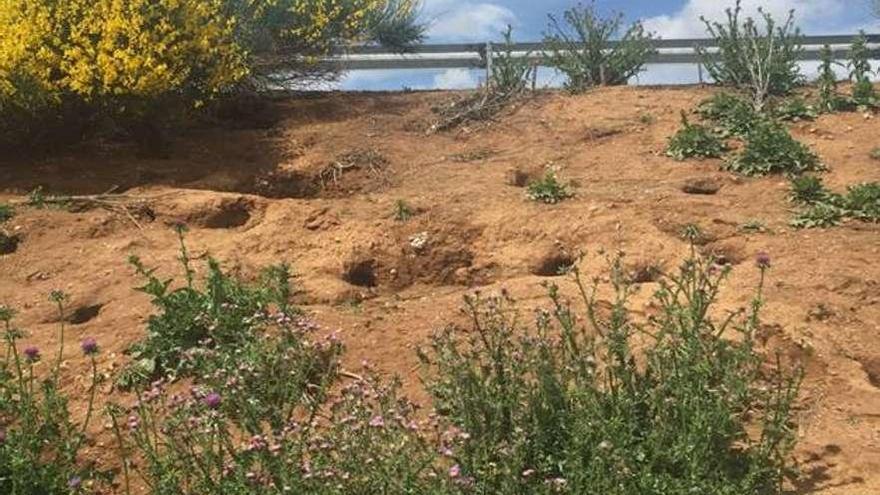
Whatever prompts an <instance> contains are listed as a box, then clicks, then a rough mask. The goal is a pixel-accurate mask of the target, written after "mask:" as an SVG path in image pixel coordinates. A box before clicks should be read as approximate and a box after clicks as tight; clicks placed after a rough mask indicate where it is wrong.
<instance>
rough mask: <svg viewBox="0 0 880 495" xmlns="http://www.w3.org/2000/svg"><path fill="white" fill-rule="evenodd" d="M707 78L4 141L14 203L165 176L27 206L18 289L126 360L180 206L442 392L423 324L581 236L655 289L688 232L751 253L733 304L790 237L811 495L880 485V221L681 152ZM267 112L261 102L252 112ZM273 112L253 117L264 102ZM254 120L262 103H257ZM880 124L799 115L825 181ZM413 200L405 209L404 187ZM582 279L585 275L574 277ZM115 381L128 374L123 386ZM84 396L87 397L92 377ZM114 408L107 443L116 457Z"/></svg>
mask: <svg viewBox="0 0 880 495" xmlns="http://www.w3.org/2000/svg"><path fill="white" fill-rule="evenodd" d="M711 91H712V90H710V89H706V88H610V89H602V90H597V91H594V92H591V93H589V94H586V95H583V96H577V97H572V96H567V95H564V94H560V93H553V92H548V93H540V94H538V95H537V96H535V97H534V98H533V99H531V100H529V101H527V102H525V103H522V104H520V105H518V106H517V108H515V109H513V110H512V111H510V112H508V113H507V114H505V115H503V116H501V117H499V119H498V120H497V121H496V122H493V123H491V124H490V125H485V126H480V127H471V128H462V129H459V130H456V131H454V132H449V133H441V134H434V135H426V133H425V132H424V130H425V129H426V127H427V122H429V120H430V118H431V107H432V106H435V105H437V104H440V103H441V102H443V101H445V100H446V99H448V98H449V96H450V95H449V94H448V93H406V94H395V93H389V94H323V95H317V96H311V97H303V98H298V99H283V100H278V101H275V102H273V103H272V104H271V105H270V106H269V107H267V108H264V109H262V110H261V111H262V112H265V114H261V115H259V116H257V117H258V118H257V117H254V118H252V119H250V120H249V118H239V119H236V121H235V125H231V124H230V123H229V122H225V123H221V124H217V125H212V126H205V127H200V128H193V129H189V130H187V131H185V132H182V133H180V134H179V135H177V136H176V137H175V140H174V143H173V148H172V152H171V157H170V158H169V159H166V160H144V159H137V158H135V157H134V156H135V154H134V152H133V151H132V150H131V149H128V148H127V147H125V146H122V145H110V144H107V143H94V144H90V145H88V146H84V147H82V148H81V149H77V150H75V151H71V152H67V153H65V154H63V155H52V156H47V157H41V158H32V159H28V160H22V159H11V158H6V159H3V161H2V163H0V201H16V200H22V199H24V198H25V196H26V194H27V192H28V191H31V190H32V189H33V188H35V187H36V186H43V188H44V190H45V191H46V192H47V193H50V194H97V193H102V192H104V191H107V190H111V189H113V191H114V192H117V193H123V192H124V193H125V194H126V195H128V196H134V197H146V198H149V201H148V202H147V206H143V207H138V208H135V209H131V210H130V211H128V213H127V214H124V213H123V212H121V211H119V210H108V209H104V208H76V209H73V211H71V210H62V209H52V208H49V209H34V208H19V209H18V214H17V216H16V217H14V218H13V219H12V220H11V221H10V222H9V223H8V224H7V225H6V226H5V228H6V229H7V230H8V231H10V233H11V234H13V236H14V237H15V238H16V239H17V242H16V243H15V245H14V246H11V247H10V249H7V250H6V251H9V252H8V253H6V254H3V255H0V302H2V303H5V304H9V305H11V306H13V307H15V308H17V309H18V310H19V311H20V313H19V318H18V323H19V325H20V326H21V327H23V328H25V329H28V330H29V331H30V332H31V337H30V341H31V342H34V343H36V344H38V345H40V346H41V347H43V348H50V347H51V346H52V345H53V343H54V341H55V338H56V333H55V326H54V320H56V319H57V317H55V316H54V312H53V308H52V306H51V304H50V303H49V302H48V301H47V295H48V293H49V292H50V291H51V290H52V289H55V288H61V289H64V290H65V291H66V292H68V293H70V294H71V297H72V300H71V303H72V306H71V308H72V312H71V315H70V316H69V317H68V319H69V322H70V323H71V324H72V328H73V330H72V333H73V336H72V338H73V339H76V338H78V337H81V336H85V335H90V336H94V337H96V338H97V339H98V341H99V342H100V343H101V346H102V348H103V349H104V352H103V353H102V354H101V356H100V361H99V365H100V366H101V369H102V370H104V371H107V372H112V371H113V370H114V369H117V368H118V367H119V366H121V365H122V364H124V362H125V359H126V358H125V356H124V355H123V350H124V349H125V348H126V347H127V346H128V345H129V344H131V343H132V342H133V341H135V340H136V339H138V338H140V337H141V336H142V335H143V332H144V327H145V324H144V323H145V319H146V317H147V316H148V315H149V314H150V312H151V310H152V308H151V307H150V303H149V300H148V298H147V296H145V295H144V294H142V293H139V292H136V291H134V290H133V289H132V288H133V287H135V286H137V285H138V284H139V282H140V280H138V279H137V278H136V277H135V275H134V273H133V270H132V269H131V268H130V267H129V266H128V265H127V263H126V258H127V257H128V256H129V255H130V254H137V255H139V256H141V257H142V258H143V260H144V262H145V263H146V264H147V265H148V266H161V267H162V270H163V271H162V273H163V274H164V275H168V276H177V277H179V276H180V272H179V271H177V266H176V265H175V259H176V256H177V254H178V251H177V248H178V246H177V242H176V237H175V234H174V232H173V230H172V228H171V227H170V225H173V224H176V223H180V222H183V223H185V224H187V225H188V226H189V227H190V232H189V234H188V235H187V242H188V245H189V248H190V250H191V251H192V253H193V254H194V255H195V256H204V255H205V254H208V253H209V254H210V255H212V256H214V257H216V258H217V259H219V260H221V261H222V262H223V265H224V267H225V268H226V269H228V270H231V271H233V272H235V273H238V274H240V275H241V276H243V277H252V276H254V275H255V274H256V273H257V271H258V269H259V268H260V267H262V266H265V265H268V264H272V263H277V262H280V261H287V262H289V263H290V264H291V265H292V266H293V267H294V269H295V271H296V273H297V274H298V279H297V281H296V283H297V285H298V289H299V292H298V294H297V296H296V297H297V303H298V304H299V305H300V306H301V307H302V308H303V309H304V310H305V311H307V312H309V313H311V314H312V315H314V317H315V318H316V319H317V320H318V321H319V322H320V323H321V324H322V325H323V327H324V328H326V329H327V330H328V331H329V330H331V329H338V330H339V332H340V336H341V338H342V339H343V340H344V341H345V342H346V344H347V348H348V354H347V356H348V357H347V359H348V360H349V361H350V362H351V363H352V365H353V366H354V365H356V363H359V362H360V361H361V360H362V359H369V360H370V361H372V362H374V363H376V365H377V366H378V367H379V368H380V369H382V370H384V371H387V372H388V373H397V374H399V375H401V376H402V377H403V380H404V382H405V384H406V388H407V391H408V392H409V393H410V394H411V396H413V397H414V398H416V399H418V400H422V401H424V400H425V394H424V392H423V391H422V390H421V388H420V383H419V380H418V377H417V372H416V371H415V368H416V366H417V358H416V354H415V348H416V346H418V345H420V344H422V343H424V342H425V341H426V339H427V338H428V336H429V335H430V333H431V332H432V331H434V330H436V329H438V328H440V327H442V326H443V325H445V324H447V323H449V322H452V321H457V320H458V319H460V318H461V316H460V314H459V313H458V309H459V307H460V303H461V297H462V295H464V294H466V293H468V292H470V291H473V290H475V289H479V290H482V291H485V292H491V291H497V290H499V289H501V288H506V289H508V290H509V291H510V292H511V294H512V295H513V296H514V297H516V298H517V299H519V301H520V303H521V305H522V308H523V309H524V310H528V309H530V308H532V307H536V306H540V305H542V304H546V300H545V299H544V297H543V296H544V293H545V289H544V288H543V287H542V285H541V284H542V282H545V281H547V280H548V279H549V278H550V277H552V276H554V275H556V273H557V271H558V269H559V268H560V267H565V266H567V265H570V264H571V263H573V262H575V260H576V259H577V254H578V253H585V254H586V256H585V257H584V258H583V259H582V261H580V264H581V269H582V270H583V271H584V272H586V273H588V274H600V273H601V272H602V270H603V268H604V267H605V266H606V265H605V260H604V258H603V256H602V255H600V254H599V253H600V251H602V250H605V251H606V252H610V251H613V250H617V249H621V250H623V251H625V252H626V253H627V257H626V263H627V264H628V266H629V267H630V268H631V269H632V270H633V274H634V277H633V278H634V279H635V280H636V281H637V282H639V283H640V285H641V290H640V292H639V294H638V295H637V297H636V301H635V307H636V308H637V309H638V308H646V307H647V302H648V299H649V296H650V294H651V292H652V286H655V283H656V279H657V274H658V273H659V272H660V271H662V270H670V269H674V268H675V267H676V266H677V263H678V262H679V261H680V260H681V259H682V258H683V257H684V256H685V255H686V254H687V252H688V249H689V247H688V244H687V242H685V241H684V240H683V239H682V237H681V230H682V229H683V228H684V226H686V225H688V224H696V225H698V226H699V227H700V229H701V232H702V234H701V236H700V238H699V239H698V240H699V243H700V246H699V248H700V249H701V250H702V251H704V252H706V253H713V254H715V255H716V256H718V257H719V259H721V260H722V261H723V262H725V263H727V264H730V265H731V266H732V267H733V269H732V273H731V277H730V279H729V281H728V282H727V284H726V286H725V288H724V290H723V292H722V296H721V298H722V299H721V305H720V306H721V309H732V308H737V307H740V306H743V305H745V304H746V303H747V302H748V301H749V299H750V297H751V296H752V294H753V292H752V290H753V288H754V286H755V284H756V282H757V276H758V271H757V269H756V268H755V266H754V261H753V260H754V255H755V253H757V252H758V251H766V252H767V253H769V254H770V256H771V257H772V264H773V267H772V269H771V271H770V273H769V284H768V287H767V290H766V297H767V305H766V309H765V311H764V313H763V321H764V323H765V327H764V329H763V331H762V335H763V341H764V342H765V346H764V347H765V348H766V351H767V352H768V355H770V354H772V353H773V352H775V351H780V352H781V353H782V354H783V356H785V357H787V358H790V359H791V360H793V361H796V362H798V363H801V364H802V365H803V366H804V368H805V370H806V377H805V381H804V385H803V388H802V392H801V396H800V398H799V401H798V411H797V415H798V421H799V423H800V427H799V428H800V430H799V445H798V448H797V451H796V457H797V460H798V463H799V465H800V469H801V471H802V477H801V480H800V481H799V482H798V483H797V484H795V485H792V486H791V489H792V491H793V492H794V493H820V494H825V495H832V494H873V493H880V225H870V224H864V223H858V222H851V223H846V224H844V225H842V226H839V227H835V228H830V229H825V230H794V229H792V228H790V227H789V225H788V223H789V221H790V219H791V217H792V215H793V212H792V206H791V204H790V203H789V202H788V201H787V199H786V197H787V194H788V185H787V181H786V180H785V179H784V178H781V177H768V178H760V179H751V178H741V177H736V176H734V175H732V174H729V173H725V172H721V171H720V170H719V164H720V162H719V161H717V160H709V161H688V162H682V163H679V162H675V161H673V160H672V159H670V158H667V157H665V156H664V155H663V150H664V147H665V144H666V140H667V138H668V137H669V136H670V135H672V134H673V133H674V132H675V130H676V129H677V127H678V124H679V115H680V111H681V110H683V109H691V108H693V107H694V106H695V105H696V104H697V103H698V102H699V101H700V100H702V99H703V98H705V97H707V96H708V95H710V94H711ZM245 117H248V116H245ZM250 117H253V116H250ZM251 120H253V122H251ZM878 131H880V124H878V121H877V120H873V119H866V118H865V117H864V116H863V115H860V114H856V113H852V114H840V115H830V116H822V117H821V118H819V119H818V120H817V121H815V122H806V123H797V124H794V125H793V126H792V132H793V134H794V135H795V137H796V138H797V139H799V140H801V141H803V142H805V143H807V144H808V145H810V146H811V147H812V148H813V149H814V150H815V151H817V152H818V154H819V155H820V156H821V157H822V159H823V160H824V161H825V163H827V164H828V166H829V167H830V171H829V172H828V173H827V174H826V176H825V182H826V184H827V185H828V186H829V187H830V188H832V189H835V190H843V189H845V187H846V186H847V185H849V184H853V183H856V182H862V181H878V180H880V162H878V161H876V160H872V159H871V158H870V156H869V154H870V151H871V150H872V149H873V148H874V147H876V146H878V145H880V132H878ZM546 166H552V167H555V168H556V169H557V170H559V175H560V177H562V178H563V179H564V180H569V181H572V183H573V185H574V189H573V190H574V192H575V196H574V197H573V198H572V199H570V200H567V201H563V202H562V203H560V204H558V205H552V206H551V205H544V204H538V203H534V202H531V201H528V200H527V199H526V198H525V189H524V188H523V187H522V186H524V185H525V184H526V183H527V182H528V181H529V180H530V179H531V178H533V177H536V176H538V175H540V174H541V173H542V171H543V170H544V168H545V167H546ZM399 200H402V201H404V202H405V203H406V205H407V206H408V211H407V213H408V214H411V215H412V216H411V218H410V219H408V220H407V221H400V220H398V219H396V218H395V212H396V211H397V210H398V206H397V202H398V201H399ZM554 281H555V282H557V283H559V284H560V285H561V286H562V288H563V290H571V285H572V284H571V282H570V281H569V280H568V279H566V278H554ZM73 347H75V346H71V348H69V349H68V354H67V356H66V357H67V361H66V365H67V368H68V373H67V374H66V376H67V377H68V378H67V382H66V383H65V387H67V388H68V390H69V391H72V392H75V391H79V390H83V389H84V388H85V386H86V385H85V383H84V379H85V378H84V377H85V374H86V371H87V363H86V362H85V361H84V360H83V358H81V357H80V355H79V353H78V352H77V349H75V348H73ZM104 392H108V390H104ZM73 395H74V401H73V404H72V407H73V412H74V416H75V417H79V415H82V414H84V411H83V410H84V407H85V404H81V403H79V402H77V399H76V397H77V396H79V397H82V396H84V394H77V393H74V394H73ZM101 427H102V425H101V422H100V421H99V422H96V423H95V424H94V430H95V431H94V432H93V433H94V434H95V436H96V438H97V440H96V442H95V443H94V444H93V445H91V446H89V447H88V448H87V449H86V452H85V455H87V456H91V457H93V458H97V459H99V460H100V461H102V462H108V463H112V462H113V458H114V457H115V455H114V453H113V452H112V449H110V448H109V443H107V444H106V445H105V442H104V441H103V440H102V438H104V435H102V433H101Z"/></svg>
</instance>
